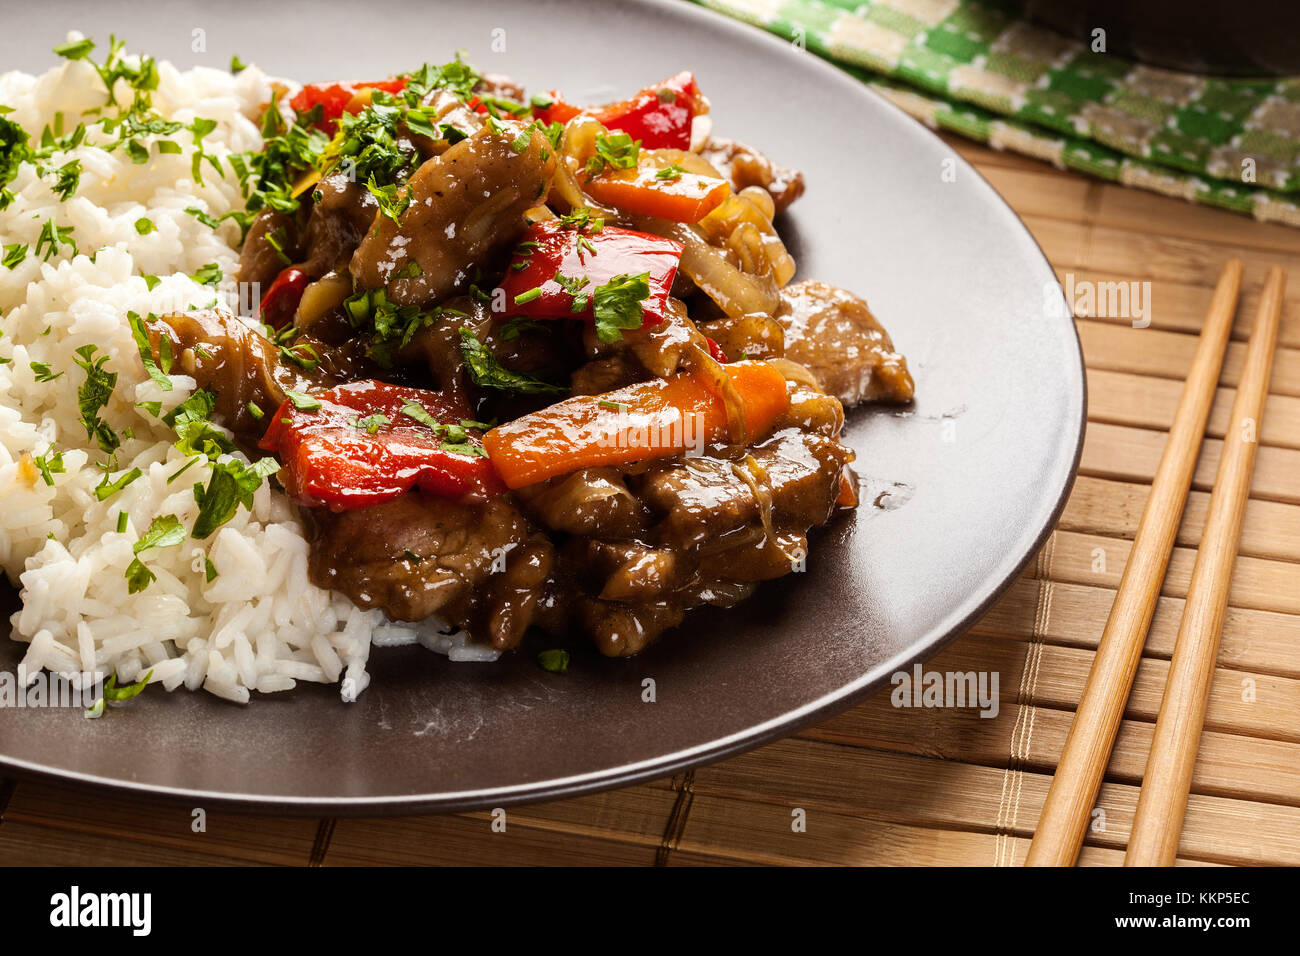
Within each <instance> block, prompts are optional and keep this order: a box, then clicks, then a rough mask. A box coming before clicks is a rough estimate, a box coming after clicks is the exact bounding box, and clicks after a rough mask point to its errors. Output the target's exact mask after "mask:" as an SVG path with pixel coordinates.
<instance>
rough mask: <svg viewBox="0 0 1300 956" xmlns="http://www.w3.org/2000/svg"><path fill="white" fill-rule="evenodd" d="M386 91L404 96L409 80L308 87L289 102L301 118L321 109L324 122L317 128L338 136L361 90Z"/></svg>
mask: <svg viewBox="0 0 1300 956" xmlns="http://www.w3.org/2000/svg"><path fill="white" fill-rule="evenodd" d="M365 89H371V90H383V91H384V92H385V93H394V94H396V93H400V92H401V91H402V90H404V89H406V77H404V76H398V77H393V78H392V79H388V80H378V81H376V82H374V83H308V84H307V85H306V86H304V87H303V88H302V89H301V90H299V91H298V92H297V93H295V94H294V95H293V98H292V99H290V100H289V106H291V107H292V108H293V111H294V112H295V113H297V114H298V115H300V116H301V115H302V114H303V113H306V112H308V111H309V110H311V109H312V108H313V107H315V106H317V105H319V106H320V108H321V118H320V120H319V121H318V122H317V123H316V124H315V125H316V128H317V129H320V130H324V131H325V132H326V133H328V134H330V135H331V136H332V135H334V130H335V129H336V124H337V123H338V120H339V117H341V116H342V115H343V113H344V111H345V110H346V108H347V105H348V103H349V102H351V100H352V97H354V96H356V95H357V91H358V90H365Z"/></svg>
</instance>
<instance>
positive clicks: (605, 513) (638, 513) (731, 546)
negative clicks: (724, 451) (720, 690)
mask: <svg viewBox="0 0 1300 956" xmlns="http://www.w3.org/2000/svg"><path fill="white" fill-rule="evenodd" d="M830 401H834V399H830ZM837 404H838V403H837ZM851 458H852V452H851V451H850V450H849V449H848V448H846V447H845V446H843V445H841V444H840V443H839V442H838V441H837V440H836V438H835V437H834V436H833V435H821V434H812V433H805V432H801V431H798V430H796V429H794V428H790V429H787V430H786V431H784V432H781V433H779V434H777V435H774V436H773V437H772V438H770V439H768V440H767V441H766V442H764V443H763V444H762V445H760V446H758V447H756V448H754V449H752V451H751V453H750V455H749V456H747V457H746V458H742V459H738V460H730V459H722V458H712V457H704V458H696V459H687V460H674V461H662V462H656V463H654V464H652V465H650V466H649V467H645V466H641V467H638V468H634V469H631V470H630V473H628V474H626V475H624V476H622V477H620V476H619V475H618V472H617V471H616V470H615V469H606V468H600V469H597V468H592V469H585V470H583V471H580V472H575V473H574V474H573V475H570V476H568V477H567V478H566V479H564V481H563V482H561V483H559V484H548V485H546V486H536V487H534V488H530V489H524V490H523V491H521V495H522V496H523V497H524V498H525V500H526V501H527V507H528V509H529V511H530V513H531V514H533V515H534V516H536V517H537V518H538V520H540V521H541V522H542V523H543V524H545V525H546V526H548V527H551V528H553V529H557V530H559V529H562V530H564V531H565V532H566V533H568V534H572V535H574V537H571V538H569V540H568V542H567V544H566V545H565V546H564V548H563V549H561V552H560V557H559V562H558V564H557V579H558V580H560V581H561V582H563V585H562V588H563V590H564V592H565V593H566V594H567V595H568V596H569V597H568V615H569V617H568V619H569V620H571V621H572V623H574V624H576V625H577V626H578V627H580V628H581V629H582V630H583V631H585V632H586V633H587V634H588V635H589V636H590V637H591V638H592V639H593V640H594V641H595V643H596V646H597V647H598V648H599V649H600V651H601V653H603V654H607V655H610V656H615V657H622V656H626V655H628V654H635V653H637V652H638V651H640V650H642V649H643V648H644V647H646V646H647V645H648V644H650V643H651V642H652V641H653V640H655V638H657V637H658V636H659V634H660V633H662V632H663V631H664V630H666V629H668V628H670V627H675V626H676V625H677V624H679V623H680V622H681V620H682V617H683V615H684V614H685V611H686V610H687V609H689V608H691V607H694V606H697V605H699V604H704V603H709V604H717V605H720V606H726V605H729V604H733V603H735V602H736V601H738V600H741V599H742V598H743V597H745V596H746V595H748V594H749V593H750V592H751V591H752V590H753V587H754V582H757V581H763V580H768V579H770V578H776V577H781V576H782V575H785V574H789V573H790V572H791V571H792V570H794V569H795V568H796V567H798V566H800V564H801V562H802V561H803V559H804V556H805V555H806V553H807V538H806V532H807V530H808V528H809V527H811V526H813V525H820V524H824V523H825V522H826V520H827V519H828V518H829V517H830V515H831V514H832V512H833V511H834V510H835V508H836V506H837V499H838V496H839V494H840V479H841V475H842V474H843V472H844V468H845V465H846V464H847V463H848V461H849V460H850V459H851ZM589 502H590V503H592V506H591V507H589V508H587V510H585V511H583V510H582V508H583V505H585V504H587V503H589ZM607 503H609V504H608V505H607ZM566 505H570V506H571V507H566ZM577 512H581V513H577Z"/></svg>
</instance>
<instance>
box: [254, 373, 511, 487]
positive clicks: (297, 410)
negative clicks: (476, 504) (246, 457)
mask: <svg viewBox="0 0 1300 956" xmlns="http://www.w3.org/2000/svg"><path fill="white" fill-rule="evenodd" d="M463 413H464V408H463V406H461V405H460V404H459V403H456V402H452V401H450V400H448V399H447V398H446V397H445V396H443V395H442V394H441V393H439V392H429V391H425V390H423V389H418V388H405V387H402V386H398V385H387V384H385V383H383V382H376V381H361V382H350V383H348V384H347V385H340V386H338V387H337V388H332V389H328V390H327V391H323V392H316V393H313V394H312V395H310V396H302V395H291V396H290V398H289V399H288V400H287V401H286V402H285V403H284V404H283V405H281V406H280V408H279V410H278V411H277V412H276V413H275V417H274V418H273V419H272V420H271V426H270V427H269V428H268V429H267V430H266V435H265V436H264V437H263V438H262V441H261V444H260V447H261V448H263V449H264V450H266V451H270V452H276V453H277V454H278V455H279V456H280V464H281V465H282V468H281V471H280V481H281V482H282V483H283V484H284V488H285V490H286V491H287V492H288V493H289V495H290V496H291V497H292V498H293V499H294V500H296V501H298V502H301V503H302V504H306V505H325V506H327V507H329V508H330V509H332V510H334V511H344V510H350V509H354V508H366V507H369V506H370V505H377V504H380V503H381V502H384V501H389V500H391V499H393V498H396V497H398V496H399V495H402V494H404V493H406V492H407V491H409V490H410V489H411V488H413V487H414V488H419V489H420V490H421V491H425V492H428V493H430V494H435V495H441V496H443V497H445V498H460V497H463V496H464V495H468V494H475V495H480V496H481V495H490V494H494V493H498V492H500V491H501V490H502V486H501V480H500V479H499V478H498V477H497V474H496V472H495V471H494V470H493V468H492V463H491V462H490V461H488V459H487V457H486V454H487V453H486V452H485V451H484V450H483V443H482V440H481V439H480V438H479V437H478V436H479V430H478V429H475V428H473V427H470V426H472V425H473V423H467V424H462V422H461V416H462V414H463Z"/></svg>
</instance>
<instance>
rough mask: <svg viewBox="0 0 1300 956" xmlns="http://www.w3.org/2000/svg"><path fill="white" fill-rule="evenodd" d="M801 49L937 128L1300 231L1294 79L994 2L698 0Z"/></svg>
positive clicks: (1298, 87) (1299, 115)
mask: <svg viewBox="0 0 1300 956" xmlns="http://www.w3.org/2000/svg"><path fill="white" fill-rule="evenodd" d="M696 2H698V3H701V4H703V5H704V6H707V7H711V8H712V9H714V10H717V11H719V12H721V13H725V14H728V15H729V16H733V17H736V18H738V19H741V20H745V21H747V22H749V23H753V24H756V25H758V26H761V27H763V28H764V29H767V30H770V31H771V32H773V33H776V34H778V35H780V36H783V37H785V38H787V39H789V40H791V41H793V42H795V43H798V44H800V45H801V46H805V47H806V48H807V49H809V50H811V51H813V52H814V53H817V54H819V55H821V56H823V57H825V58H827V59H829V60H831V61H833V62H834V63H835V64H837V65H838V66H840V67H842V68H843V69H845V70H846V71H848V72H849V73H851V74H853V75H855V76H857V77H859V78H861V79H863V80H865V81H866V82H867V83H868V84H869V85H870V86H872V87H873V88H874V89H875V90H876V91H877V92H879V93H881V94H883V95H884V96H885V97H886V98H888V99H889V100H891V101H892V102H893V103H895V104H896V105H897V106H899V107H901V108H902V109H903V110H905V111H906V112H908V113H909V114H911V115H912V116H915V117H916V118H917V119H919V120H921V121H922V122H925V123H927V124H928V125H930V126H933V127H939V128H942V129H948V130H952V131H954V132H957V133H960V134H962V135H964V136H968V137H970V138H972V139H976V140H979V141H980V142H983V143H988V144H989V145H991V146H994V147H996V148H998V149H1009V150H1013V151H1015V152H1018V153H1024V154H1026V155H1028V156H1033V157H1036V158H1038V159H1045V160H1048V161H1050V162H1052V163H1055V164H1056V165H1057V166H1060V167H1062V168H1064V169H1074V170H1078V171H1080V172H1085V173H1090V174H1092V175H1094V176H1100V177H1102V178H1103V179H1108V180H1110V181H1112V182H1117V183H1121V184H1123V185H1126V186H1138V187H1140V188H1143V189H1149V190H1152V191H1154V192H1158V193H1163V194H1165V195H1168V196H1178V197H1180V198H1182V199H1188V200H1191V201H1193V202H1199V203H1205V204H1207V205H1211V206H1220V207H1222V208H1224V209H1231V210H1233V211H1235V212H1241V213H1247V214H1249V215H1253V216H1254V217H1255V218H1257V219H1261V220H1266V221H1274V222H1282V223H1286V224H1287V225H1290V226H1300V78H1289V79H1281V80H1277V79H1268V80H1237V79H1213V78H1209V77H1204V76H1197V75H1195V74H1190V73H1174V72H1170V71H1168V70H1159V69H1155V68H1152V67H1147V66H1141V65H1138V64H1135V63H1132V62H1130V61H1128V60H1125V59H1122V58H1120V57H1118V56H1115V55H1112V54H1106V53H1094V52H1092V51H1091V50H1090V49H1089V45H1087V44H1085V43H1083V42H1079V41H1076V40H1073V39H1070V38H1067V37H1064V36H1061V35H1059V34H1056V33H1052V32H1050V31H1047V30H1042V29H1039V28H1037V27H1034V26H1031V25H1029V24H1027V23H1025V22H1023V21H1021V20H1019V19H1017V17H1016V14H1015V12H1014V10H1013V4H1011V3H1006V2H1004V3H996V2H991V0H984V2H979V3H977V2H974V0H866V2H853V0H696Z"/></svg>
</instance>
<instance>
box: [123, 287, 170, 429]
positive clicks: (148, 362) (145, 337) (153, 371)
mask: <svg viewBox="0 0 1300 956" xmlns="http://www.w3.org/2000/svg"><path fill="white" fill-rule="evenodd" d="M126 320H127V322H128V323H130V325H131V335H132V337H134V338H135V344H136V348H138V349H139V350H140V361H142V362H143V363H144V370H145V371H146V372H148V373H149V377H150V378H151V379H153V380H154V384H156V385H157V386H158V387H159V388H161V389H162V390H163V391H164V392H170V391H171V390H172V380H171V379H170V378H168V377H167V374H166V372H164V371H163V370H162V369H161V368H159V367H158V362H157V361H156V360H155V359H154V357H153V349H152V348H151V347H150V345H149V331H148V329H146V328H145V326H144V320H143V319H142V318H140V314H139V313H138V312H128V313H127V314H126ZM164 342H166V343H167V347H168V353H170V347H171V339H170V338H169V337H168V336H166V335H160V336H159V337H158V351H159V354H160V356H161V354H162V352H163V343H164ZM167 365H168V366H169V367H170V365H171V363H170V362H167ZM155 414H157V413H156V412H155Z"/></svg>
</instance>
